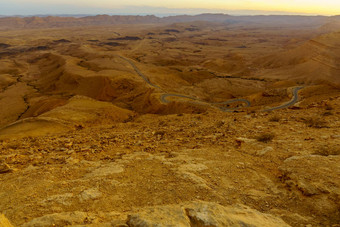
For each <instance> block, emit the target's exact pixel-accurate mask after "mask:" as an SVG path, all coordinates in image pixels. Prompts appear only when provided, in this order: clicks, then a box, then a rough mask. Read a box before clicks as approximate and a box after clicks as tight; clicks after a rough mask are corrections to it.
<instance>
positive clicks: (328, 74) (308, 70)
mask: <svg viewBox="0 0 340 227" xmlns="http://www.w3.org/2000/svg"><path fill="white" fill-rule="evenodd" d="M339 47H340V32H333V33H329V34H326V35H322V36H320V37H317V38H314V39H312V40H309V41H307V42H306V43H305V44H303V45H301V46H299V47H297V48H295V49H293V50H289V51H284V52H282V53H278V54H275V55H272V56H268V57H266V58H265V59H260V60H259V62H263V63H262V64H263V65H264V67H265V68H267V69H268V71H267V72H266V73H268V74H270V75H271V76H273V77H274V76H275V77H279V78H283V77H286V78H287V79H295V80H300V81H303V82H304V83H317V82H322V81H324V82H328V83H330V84H333V85H334V86H338V87H339V86H340V77H339V72H340V64H339V63H340V48H339Z"/></svg>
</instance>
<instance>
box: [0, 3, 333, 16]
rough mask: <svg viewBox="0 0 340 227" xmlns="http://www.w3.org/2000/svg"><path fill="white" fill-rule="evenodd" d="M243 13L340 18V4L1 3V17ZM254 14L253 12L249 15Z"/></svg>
mask: <svg viewBox="0 0 340 227" xmlns="http://www.w3.org/2000/svg"><path fill="white" fill-rule="evenodd" d="M176 10H177V11H178V13H188V14H193V13H204V12H209V13H212V12H216V13H221V12H225V13H231V14H232V13H233V12H234V13H235V14H237V13H241V12H243V13H241V14H244V13H246V14H247V12H248V14H270V13H271V12H272V13H274V14H283V13H285V12H286V13H287V14H290V13H295V14H319V15H340V0H209V1H207V0H171V1H170V0H168V1H167V0H163V1H159V0H157V1H156V0H140V1H136V0H124V1H122V0H119V1H118V0H95V1H93V0H72V1H70V0H0V15H14V14H17V15H18V14H21V15H27V14H100V13H113V14H128V13H131V14H138V13H139V11H140V13H141V14H146V13H150V14H157V12H158V11H159V12H160V13H163V14H166V13H169V14H171V13H176V12H177V11H176ZM247 10H251V11H247Z"/></svg>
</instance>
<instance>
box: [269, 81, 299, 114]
mask: <svg viewBox="0 0 340 227" xmlns="http://www.w3.org/2000/svg"><path fill="white" fill-rule="evenodd" d="M302 88H304V87H295V88H294V89H293V98H292V99H291V100H290V101H289V102H287V103H284V104H282V105H281V106H276V107H272V108H269V109H265V110H263V111H265V112H269V111H273V110H279V109H284V108H287V107H290V106H292V105H294V104H295V103H296V102H297V101H298V100H299V93H298V92H299V91H300V90H301V89H302Z"/></svg>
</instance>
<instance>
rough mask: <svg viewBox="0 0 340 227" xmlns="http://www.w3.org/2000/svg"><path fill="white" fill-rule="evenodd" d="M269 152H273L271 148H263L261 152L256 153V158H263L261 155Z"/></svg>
mask: <svg viewBox="0 0 340 227" xmlns="http://www.w3.org/2000/svg"><path fill="white" fill-rule="evenodd" d="M271 151H274V148H272V147H266V148H264V149H263V150H260V151H257V152H256V155H258V156H263V155H265V154H266V153H268V152H271Z"/></svg>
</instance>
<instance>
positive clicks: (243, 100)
mask: <svg viewBox="0 0 340 227" xmlns="http://www.w3.org/2000/svg"><path fill="white" fill-rule="evenodd" d="M118 57H120V58H121V59H123V60H124V61H126V62H128V63H129V64H130V65H131V66H132V68H133V69H134V70H135V72H136V73H137V74H138V75H139V76H140V77H142V79H143V80H144V81H145V82H146V83H147V84H149V85H150V86H152V87H154V88H157V89H160V90H162V91H163V92H165V91H164V90H163V89H162V88H161V87H159V86H158V85H156V84H153V83H152V82H151V81H150V80H149V78H148V77H147V76H145V75H144V74H143V73H142V72H141V71H140V70H139V69H138V68H137V66H136V65H135V64H134V63H133V62H132V61H131V60H130V59H128V58H125V57H123V56H119V55H118ZM302 88H303V87H296V88H294V89H293V98H292V100H291V101H290V102H288V103H285V104H283V105H281V106H277V107H273V108H270V109H266V110H264V111H273V110H278V109H283V108H287V107H289V106H291V105H294V104H295V103H296V102H297V100H298V99H299V97H298V91H299V90H301V89H302ZM168 97H178V98H186V99H191V100H194V101H198V102H201V103H205V104H208V105H213V106H217V107H218V108H219V109H220V110H221V111H224V112H232V111H234V110H237V109H239V108H240V107H235V108H229V107H225V106H220V105H229V104H231V103H235V102H240V103H245V104H246V105H245V106H243V107H249V106H251V103H250V101H249V100H247V99H231V100H227V101H225V102H206V101H204V100H201V99H199V98H195V97H191V96H186V95H181V94H169V93H165V94H162V95H161V97H160V100H161V102H163V103H169V102H170V101H169V100H167V98H168Z"/></svg>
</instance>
